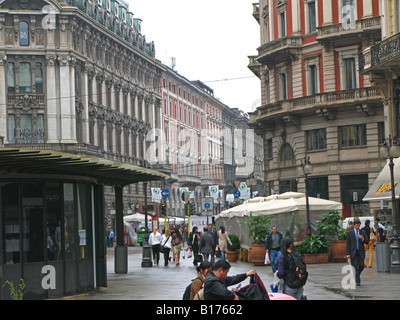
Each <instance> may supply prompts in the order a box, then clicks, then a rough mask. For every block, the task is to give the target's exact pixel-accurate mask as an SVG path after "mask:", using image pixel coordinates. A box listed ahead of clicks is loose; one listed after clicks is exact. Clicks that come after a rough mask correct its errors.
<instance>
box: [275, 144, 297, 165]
mask: <svg viewBox="0 0 400 320" xmlns="http://www.w3.org/2000/svg"><path fill="white" fill-rule="evenodd" d="M279 163H280V166H281V167H289V166H294V165H295V164H296V157H295V155H294V152H293V149H292V147H291V146H290V144H288V143H285V144H284V145H283V146H282V147H281V152H280V154H279Z"/></svg>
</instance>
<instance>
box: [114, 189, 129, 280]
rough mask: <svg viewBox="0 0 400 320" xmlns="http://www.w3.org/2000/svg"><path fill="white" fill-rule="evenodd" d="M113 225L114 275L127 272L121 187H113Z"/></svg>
mask: <svg viewBox="0 0 400 320" xmlns="http://www.w3.org/2000/svg"><path fill="white" fill-rule="evenodd" d="M114 189H115V223H116V235H117V246H116V247H115V258H114V259H115V260H114V264H115V265H114V270H115V273H127V272H128V247H125V246H124V202H123V187H121V186H115V188H114Z"/></svg>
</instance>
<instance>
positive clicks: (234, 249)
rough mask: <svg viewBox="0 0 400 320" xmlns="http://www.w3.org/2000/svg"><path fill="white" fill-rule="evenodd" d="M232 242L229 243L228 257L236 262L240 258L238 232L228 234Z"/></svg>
mask: <svg viewBox="0 0 400 320" xmlns="http://www.w3.org/2000/svg"><path fill="white" fill-rule="evenodd" d="M228 237H229V239H230V240H231V242H232V244H231V245H230V244H229V243H228V248H227V249H228V250H227V251H226V257H227V259H228V261H229V262H236V260H237V259H238V250H239V249H240V239H239V237H238V236H237V235H236V234H233V233H232V234H231V233H230V234H228Z"/></svg>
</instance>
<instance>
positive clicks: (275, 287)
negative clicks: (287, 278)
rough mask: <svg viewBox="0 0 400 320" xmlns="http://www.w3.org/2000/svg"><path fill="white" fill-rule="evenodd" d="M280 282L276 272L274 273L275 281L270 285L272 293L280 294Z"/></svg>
mask: <svg viewBox="0 0 400 320" xmlns="http://www.w3.org/2000/svg"><path fill="white" fill-rule="evenodd" d="M279 282H280V279H279V278H278V276H277V275H276V272H275V273H274V280H273V281H272V284H271V285H270V287H271V291H272V292H278V290H279Z"/></svg>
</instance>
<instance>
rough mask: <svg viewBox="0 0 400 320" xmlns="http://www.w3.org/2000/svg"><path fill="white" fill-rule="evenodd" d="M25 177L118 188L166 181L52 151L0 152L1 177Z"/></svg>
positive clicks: (158, 176) (153, 174)
mask: <svg viewBox="0 0 400 320" xmlns="http://www.w3.org/2000/svg"><path fill="white" fill-rule="evenodd" d="M24 174H25V175H43V176H46V175H65V176H78V177H79V176H81V177H88V178H93V179H96V180H97V182H98V183H104V184H105V185H119V186H126V185H129V184H132V183H136V182H140V181H153V180H163V179H165V178H167V177H168V176H167V175H165V174H163V173H160V172H158V171H155V170H151V169H147V168H143V167H140V166H137V165H133V164H128V163H123V162H118V161H112V160H108V159H103V158H98V157H90V156H83V155H75V154H70V153H63V152H56V151H51V150H31V149H16V148H0V177H2V176H3V177H4V176H11V175H14V176H18V175H24Z"/></svg>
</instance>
